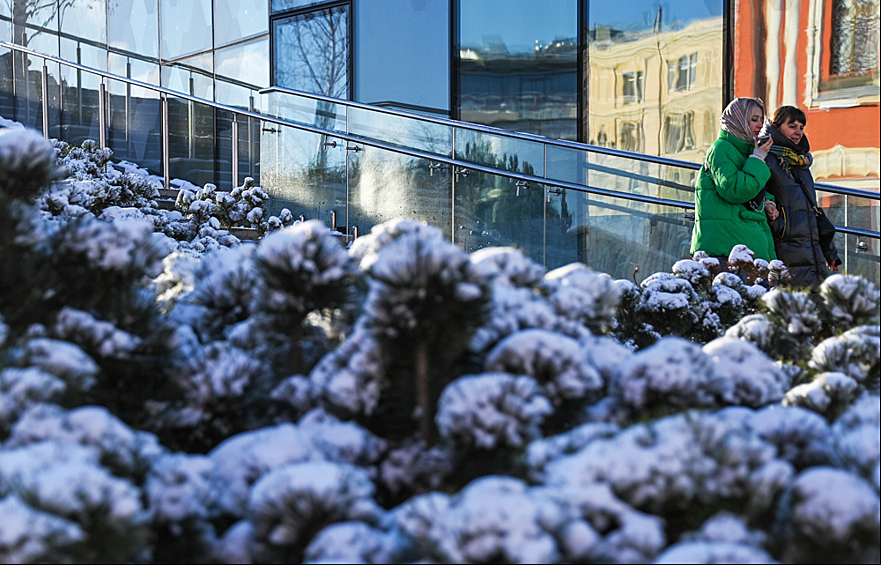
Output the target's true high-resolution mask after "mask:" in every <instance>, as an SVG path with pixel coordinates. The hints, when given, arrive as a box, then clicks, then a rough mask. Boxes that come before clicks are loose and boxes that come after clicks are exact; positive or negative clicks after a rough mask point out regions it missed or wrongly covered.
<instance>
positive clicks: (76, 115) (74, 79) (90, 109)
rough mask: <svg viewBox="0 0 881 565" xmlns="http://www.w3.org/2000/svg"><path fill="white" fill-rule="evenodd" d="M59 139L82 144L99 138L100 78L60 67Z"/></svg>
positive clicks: (78, 70)
mask: <svg viewBox="0 0 881 565" xmlns="http://www.w3.org/2000/svg"><path fill="white" fill-rule="evenodd" d="M61 77H62V85H63V86H62V89H61V125H60V130H61V133H60V135H61V139H63V140H64V141H67V142H68V143H70V144H72V145H77V146H79V145H81V144H82V142H83V141H85V140H86V139H91V140H94V141H99V140H100V139H101V129H100V121H101V112H100V88H101V76H100V75H96V74H94V73H90V72H88V71H83V70H80V69H76V68H74V67H68V66H65V65H62V67H61Z"/></svg>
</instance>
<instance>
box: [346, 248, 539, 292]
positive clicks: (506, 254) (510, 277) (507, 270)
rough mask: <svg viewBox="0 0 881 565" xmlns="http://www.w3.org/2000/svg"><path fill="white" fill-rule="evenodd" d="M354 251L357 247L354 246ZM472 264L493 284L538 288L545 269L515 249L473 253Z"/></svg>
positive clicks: (495, 249) (489, 249) (484, 250)
mask: <svg viewBox="0 0 881 565" xmlns="http://www.w3.org/2000/svg"><path fill="white" fill-rule="evenodd" d="M352 247H353V249H354V248H355V246H354V245H353V246H352ZM471 262H472V263H474V265H475V266H476V267H477V270H478V271H479V272H480V273H481V274H482V275H484V276H485V277H486V278H487V279H491V280H492V282H493V284H497V285H505V286H512V287H515V288H536V287H538V285H539V283H541V281H542V278H543V277H544V276H545V269H544V267H542V266H541V265H539V264H538V263H536V262H534V261H533V260H532V259H530V258H528V257H527V256H525V255H524V254H523V252H522V251H520V250H519V249H514V248H513V247H484V248H483V249H478V250H477V251H474V252H473V253H471Z"/></svg>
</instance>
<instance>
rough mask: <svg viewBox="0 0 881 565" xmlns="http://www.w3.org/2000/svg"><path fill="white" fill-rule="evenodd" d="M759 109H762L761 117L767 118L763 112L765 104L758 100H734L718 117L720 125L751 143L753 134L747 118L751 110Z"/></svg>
mask: <svg viewBox="0 0 881 565" xmlns="http://www.w3.org/2000/svg"><path fill="white" fill-rule="evenodd" d="M756 107H759V108H761V109H762V115H763V116H767V112H765V103H764V102H762V101H761V100H760V99H758V98H735V99H734V100H732V101H731V103H730V104H728V107H727V108H725V111H724V112H722V115H721V116H720V117H719V121H720V122H721V123H722V129H723V130H725V131H727V132H728V133H730V134H731V135H733V136H734V137H736V138H737V139H741V140H743V141H748V142H750V143H752V141H753V134H752V130H751V128H750V127H749V118H750V116H751V115H752V113H753V110H755V109H756Z"/></svg>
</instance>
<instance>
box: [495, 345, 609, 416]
mask: <svg viewBox="0 0 881 565" xmlns="http://www.w3.org/2000/svg"><path fill="white" fill-rule="evenodd" d="M484 369H485V370H486V371H487V372H501V373H511V374H514V375H527V376H529V377H532V378H533V379H535V380H536V381H537V382H538V383H539V384H540V385H542V392H543V394H544V396H545V397H547V398H548V399H549V400H551V402H552V403H553V404H554V405H555V406H557V407H559V406H560V405H562V404H563V403H565V402H567V401H585V400H596V399H598V398H593V397H599V395H600V392H601V391H602V390H603V387H604V385H605V383H604V382H603V379H602V377H601V376H600V374H599V373H598V372H597V370H596V369H595V368H594V367H593V366H591V365H590V364H589V363H587V362H586V360H585V355H584V352H583V349H582V347H581V344H579V343H578V342H577V341H575V340H574V339H572V338H569V337H566V336H564V335H560V334H557V333H554V332H549V331H547V330H525V331H521V332H517V333H515V334H513V335H511V336H509V337H507V338H505V339H504V340H502V341H501V342H499V344H498V345H496V346H495V347H494V348H493V349H492V351H490V352H489V354H488V355H487V356H486V361H485V362H484Z"/></svg>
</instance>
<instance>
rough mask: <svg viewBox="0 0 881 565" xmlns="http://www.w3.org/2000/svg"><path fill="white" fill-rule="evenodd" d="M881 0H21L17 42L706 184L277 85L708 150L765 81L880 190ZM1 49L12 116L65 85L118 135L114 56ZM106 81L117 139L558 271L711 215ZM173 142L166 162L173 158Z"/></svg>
mask: <svg viewBox="0 0 881 565" xmlns="http://www.w3.org/2000/svg"><path fill="white" fill-rule="evenodd" d="M879 5H881V0H786V1H784V0H667V1H664V0H617V1H616V2H608V1H600V0H508V1H506V2H498V1H492V0H321V1H316V0H0V39H3V40H4V41H8V42H13V43H17V44H19V45H24V46H27V47H29V48H31V49H33V50H36V51H39V52H42V53H46V54H49V55H53V56H59V57H61V58H63V59H66V60H69V61H73V62H77V63H80V64H82V65H86V66H88V67H93V68H96V69H100V70H104V71H108V72H111V73H114V74H117V75H121V76H124V77H130V78H133V79H137V80H140V81H143V82H147V83H151V84H155V85H161V86H163V87H167V88H169V89H172V90H174V91H177V92H181V93H185V94H187V95H191V96H196V97H199V98H202V99H205V100H210V101H216V102H219V103H222V104H225V105H229V106H234V107H238V108H242V109H248V110H255V111H257V112H263V113H264V114H270V115H272V114H274V115H279V116H283V115H284V112H285V111H291V112H299V113H302V112H303V111H304V109H305V112H306V113H307V114H309V117H308V119H307V122H305V125H307V126H312V127H320V128H321V129H323V130H332V131H345V132H356V133H357V135H359V136H362V137H366V138H371V139H380V140H382V141H384V142H387V143H391V144H395V145H399V146H404V145H410V146H412V147H415V148H417V149H420V150H425V151H428V152H433V153H435V154H437V155H445V156H453V157H454V158H456V159H460V160H464V161H467V162H471V163H480V164H483V165H486V166H489V167H493V168H495V169H497V170H507V171H514V172H517V173H521V174H527V175H536V176H539V177H541V176H545V178H548V177H552V178H556V179H561V180H565V181H566V182H571V183H575V184H578V185H581V186H591V187H594V188H599V189H608V190H612V191H618V192H622V193H627V194H631V195H641V196H645V197H651V198H662V199H669V200H671V201H673V200H675V201H681V202H692V201H693V189H692V188H691V187H692V186H693V176H694V170H693V168H689V167H682V166H676V165H673V166H664V165H661V166H659V165H657V164H656V163H650V162H648V161H645V160H640V159H634V158H630V157H627V156H623V157H622V156H613V155H608V154H605V155H604V154H602V152H597V151H593V152H592V153H591V155H590V157H584V154H583V153H578V152H576V151H569V150H567V149H561V148H556V149H553V148H552V149H550V150H548V151H544V152H543V151H542V150H540V149H539V147H538V146H539V145H541V144H540V143H534V142H529V141H520V140H513V139H512V138H511V137H504V136H502V135H498V134H493V133H484V132H474V131H470V130H467V128H460V127H457V126H455V125H448V124H447V125H444V126H436V125H433V124H429V123H427V122H419V121H418V120H416V121H415V122H414V119H412V118H407V117H401V116H389V115H388V114H381V113H378V112H371V111H369V110H365V109H364V108H348V109H343V108H341V107H339V106H341V105H337V104H335V103H334V102H332V101H326V100H325V101H319V102H316V101H315V100H312V99H309V100H306V99H304V98H303V97H297V96H292V95H286V94H283V93H279V92H277V91H276V92H274V93H263V94H261V93H260V92H259V91H260V90H261V89H264V88H266V87H270V86H275V87H280V88H282V89H292V90H296V91H303V92H308V93H313V94H318V95H322V96H327V97H331V98H338V99H344V100H350V101H354V102H358V103H363V104H369V105H372V106H379V107H389V108H395V109H402V110H409V111H412V112H415V113H416V114H417V115H421V116H432V117H441V118H452V119H454V120H461V121H464V122H470V123H475V124H482V125H486V126H492V127H495V128H501V129H503V130H508V131H511V132H525V133H529V134H536V135H539V136H544V137H546V138H551V139H560V140H568V141H578V142H582V143H586V144H590V145H593V146H600V147H603V148H609V149H615V150H623V151H630V152H636V153H641V154H647V155H652V156H657V157H663V158H668V159H675V160H678V161H682V162H689V163H700V162H702V161H703V159H704V156H705V154H706V152H707V150H708V149H709V147H710V146H711V145H712V143H713V142H714V141H715V140H716V138H717V136H718V131H719V122H718V117H719V115H720V113H721V112H722V110H723V108H724V107H725V105H726V103H727V102H728V101H729V100H731V99H732V98H733V97H735V96H751V97H753V96H755V97H759V98H762V99H763V100H765V101H766V105H767V106H768V109H769V111H773V110H774V109H775V108H777V107H779V106H781V105H796V106H799V107H800V108H802V109H804V110H805V112H806V114H807V116H808V124H807V129H806V133H807V135H808V137H809V139H810V140H811V147H812V153H813V155H814V162H813V166H812V172H813V175H814V177H815V179H817V180H819V181H821V182H823V181H825V182H830V183H833V184H838V185H842V186H846V187H850V188H858V189H864V190H872V191H878V184H879V168H881V166H879V161H881V159H879V148H881V141H879V136H881V133H879V131H881V124H879V116H881V113H879V102H881V97H879V49H878V45H879V27H881V26H879ZM2 58H3V59H4V61H0V87H2V90H3V92H5V93H12V94H13V96H12V97H11V98H9V97H7V98H3V99H0V102H2V103H3V104H5V103H6V102H5V100H12V101H13V102H12V106H11V107H0V115H3V116H4V117H6V118H11V119H17V120H20V121H23V122H25V123H29V124H36V123H38V122H39V121H40V120H41V116H37V115H31V114H36V113H38V112H39V109H38V106H37V105H36V104H35V103H32V102H30V101H29V100H30V98H29V95H28V93H29V92H30V93H34V92H42V91H43V90H46V96H47V97H48V98H49V105H50V114H51V113H53V112H54V113H56V114H58V115H59V116H60V117H61V118H60V119H59V120H49V121H50V122H51V123H53V124H56V125H53V126H52V127H53V128H55V129H57V130H58V133H56V131H55V129H53V130H51V131H50V134H51V135H53V136H55V137H59V138H63V139H67V140H72V141H76V140H79V139H84V138H86V137H90V138H92V139H97V127H98V125H97V124H98V121H99V120H98V117H97V116H98V103H97V100H98V94H97V91H98V82H101V81H100V80H96V77H95V75H91V74H89V73H85V72H80V71H75V70H72V68H71V67H65V66H64V65H60V64H50V65H48V75H49V76H48V81H46V86H45V88H44V87H43V84H42V82H41V81H44V80H45V79H46V77H43V76H41V71H40V69H39V65H41V62H40V60H39V58H38V57H33V56H25V55H24V54H22V53H20V52H12V51H7V52H4V54H3V55H2ZM102 84H104V86H106V88H107V100H106V105H107V107H108V109H107V115H106V116H105V119H106V120H107V124H106V133H107V136H108V145H109V146H110V147H112V148H113V151H114V153H115V155H116V157H117V158H120V159H130V160H132V161H135V162H137V163H139V164H140V165H141V166H145V167H147V168H148V169H150V170H151V171H154V172H158V171H160V170H162V172H163V173H164V174H165V175H166V176H168V177H171V178H175V177H178V178H184V179H187V180H189V181H191V182H194V183H196V184H199V185H201V184H204V183H206V182H213V183H215V184H217V185H218V186H219V187H221V188H222V189H227V187H229V186H230V185H231V183H232V182H233V175H234V174H235V172H236V171H237V172H238V173H240V174H239V178H238V179H235V182H240V180H241V178H242V176H243V174H244V175H249V176H253V177H255V178H257V179H258V182H261V181H262V182H261V184H262V185H263V186H264V187H266V188H268V189H270V193H271V194H274V195H282V197H280V200H283V201H284V203H285V204H288V203H290V204H291V205H292V206H293V205H294V204H295V205H296V206H299V208H298V209H297V210H296V211H295V214H300V213H302V214H304V215H306V216H308V217H321V218H323V219H327V218H330V217H331V216H336V217H337V218H340V217H343V216H345V217H346V218H347V219H346V220H344V221H342V222H341V225H339V226H334V227H339V228H341V229H343V231H345V230H346V229H352V228H353V227H354V226H355V225H356V224H357V225H358V226H359V227H360V228H361V229H362V230H366V229H369V227H370V226H371V225H375V224H376V223H379V222H380V221H383V220H387V219H390V218H393V217H396V216H401V215H404V216H414V214H415V212H414V210H416V209H420V210H425V211H426V212H425V213H424V214H423V215H421V216H419V219H423V220H425V221H427V222H429V223H432V224H433V225H438V226H441V227H443V229H444V231H445V233H446V234H447V235H448V237H450V239H452V240H453V241H455V242H456V243H458V244H460V245H462V246H463V247H465V248H466V249H468V250H472V249H476V248H478V247H481V246H486V245H517V246H519V247H520V248H522V249H525V250H529V252H530V253H531V255H532V256H533V257H536V258H537V257H539V256H541V257H543V260H544V263H545V264H546V265H547V266H549V267H550V266H556V265H560V264H565V263H568V262H571V261H586V262H590V261H593V260H594V259H590V257H593V256H594V255H591V254H595V253H596V252H597V250H601V251H602V252H603V253H605V255H606V256H605V257H604V258H602V259H595V260H596V261H599V262H598V263H591V265H592V266H595V267H596V268H598V269H600V270H605V271H606V272H615V273H617V274H618V276H623V275H622V273H625V272H626V271H627V269H632V265H634V264H639V265H642V266H643V267H644V268H645V267H647V265H649V264H655V263H656V264H657V265H661V267H659V268H666V266H669V262H670V260H671V258H674V259H675V258H680V257H682V256H684V255H686V254H687V252H688V243H689V241H688V240H689V237H690V224H688V223H687V222H684V221H683V219H682V214H681V212H679V211H674V210H658V209H656V208H657V207H656V206H655V204H645V205H637V204H634V203H633V202H632V201H629V202H624V201H622V199H620V198H618V199H616V198H612V199H605V200H604V197H598V196H596V195H595V194H588V193H587V192H579V191H565V190H563V191H558V192H551V191H545V192H542V190H544V189H543V188H541V187H536V186H534V185H533V186H532V187H526V186H521V184H520V183H515V182H514V181H513V180H512V179H510V178H507V177H505V176H504V175H497V174H491V173H474V174H472V175H470V176H464V175H463V176H461V177H460V175H458V173H454V172H453V171H450V170H446V171H443V172H442V171H441V169H437V168H432V167H435V166H436V164H435V163H430V162H427V161H426V160H425V159H418V158H411V157H404V156H402V155H400V154H397V153H394V152H393V151H381V150H378V149H376V148H374V149H372V150H370V151H360V152H359V151H348V149H349V148H347V147H346V144H344V143H336V142H334V141H333V140H331V139H330V138H329V136H327V135H319V134H317V133H312V134H306V133H303V132H302V131H287V129H292V128H287V129H285V128H278V129H276V128H273V127H265V124H263V123H261V120H251V119H245V121H246V122H247V123H245V121H240V122H236V123H234V119H233V116H231V115H230V112H228V111H225V110H222V109H218V108H213V107H211V106H210V105H207V104H200V103H198V102H194V101H193V100H188V99H185V98H181V97H176V96H171V95H170V96H168V99H167V117H168V124H167V126H164V125H163V124H161V123H160V118H159V116H160V113H161V112H160V106H161V104H163V103H165V102H163V101H162V100H161V97H160V96H159V94H158V93H156V92H155V91H150V90H148V89H144V88H139V87H137V86H132V85H126V84H125V83H123V82H121V81H118V80H113V79H107V80H105V81H103V83H102ZM286 96H287V98H285V97H286ZM22 100H24V101H25V102H22ZM284 108H287V110H284ZM282 110H283V111H282ZM285 117H286V116H285ZM411 122H412V123H411ZM417 122H418V123H417ZM405 124H406V125H405ZM449 130H452V131H449ZM232 131H235V132H236V135H238V136H239V137H238V138H237V139H235V141H233V137H232V133H231V132H232ZM163 136H165V137H163ZM165 138H168V139H167V142H170V144H171V147H170V149H169V150H168V151H166V153H169V152H170V154H171V155H172V156H171V158H170V159H169V162H168V163H167V164H165V163H160V162H159V160H160V155H161V151H160V148H159V144H160V140H161V139H165ZM233 143H236V144H237V145H235V147H237V148H238V153H237V154H238V155H239V156H240V161H239V162H238V163H237V166H233V163H232V161H234V160H235V158H234V157H231V156H230V153H231V151H230V148H231V146H233V145H232V144H233ZM261 157H262V159H261ZM261 175H262V177H261ZM588 176H589V177H590V178H588ZM272 191H276V192H275V193H273V192H272ZM820 196H821V198H822V201H823V204H824V206H825V207H826V208H827V210H828V211H829V212H830V215H831V216H832V217H833V219H834V220H835V221H836V222H837V223H839V225H849V226H854V227H858V228H861V229H864V230H873V231H876V232H877V231H878V229H879V214H878V203H877V200H871V199H867V198H857V197H847V196H841V195H837V194H824V193H822V191H821V193H820ZM640 206H642V208H643V209H637V208H640ZM343 210H344V211H345V213H343V212H342V211H343ZM333 212H339V213H338V214H333ZM417 215H418V214H417ZM325 217H326V218H325ZM857 239H858V238H852V237H851V236H848V239H847V241H846V243H843V245H842V246H841V247H842V248H843V247H847V248H855V247H857V244H858V243H860V244H861V243H862V242H861V241H857ZM877 246H878V241H877V240H872V241H870V249H869V253H868V255H867V256H871V257H873V258H874V259H873V260H874V261H875V263H874V265H872V266H871V269H872V271H871V272H873V273H875V276H876V278H877V273H878V263H877V256H878V253H877ZM635 250H642V251H641V252H644V253H643V254H644V255H645V256H639V253H637V252H636V251H635ZM656 252H660V254H659V255H657V257H654V258H649V255H651V254H653V253H656ZM860 257H863V256H860ZM861 260H862V259H861ZM652 261H654V262H655V263H652ZM864 262H865V261H864Z"/></svg>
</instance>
